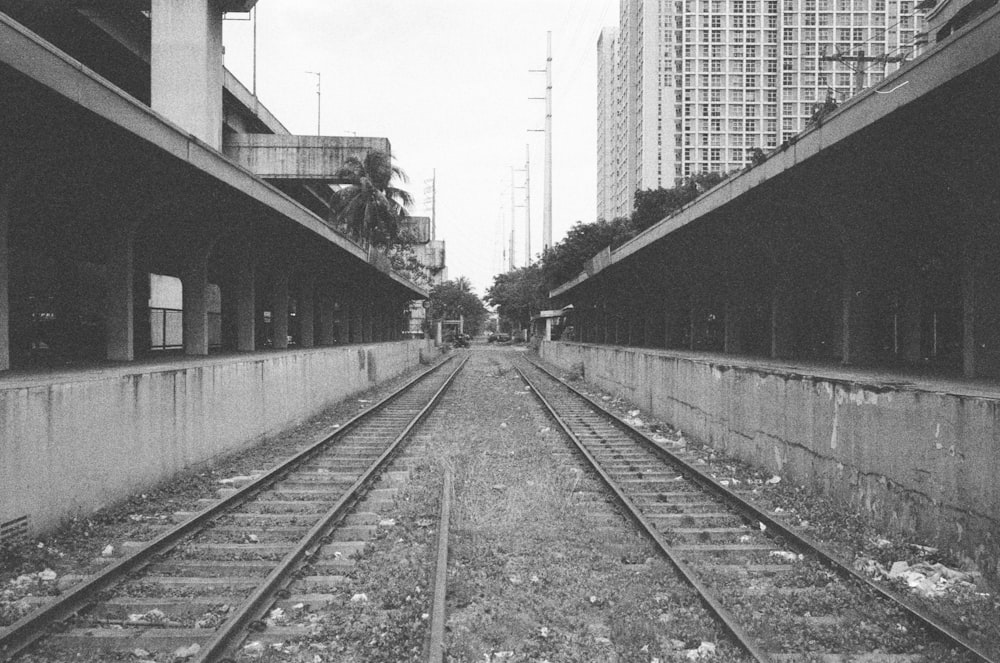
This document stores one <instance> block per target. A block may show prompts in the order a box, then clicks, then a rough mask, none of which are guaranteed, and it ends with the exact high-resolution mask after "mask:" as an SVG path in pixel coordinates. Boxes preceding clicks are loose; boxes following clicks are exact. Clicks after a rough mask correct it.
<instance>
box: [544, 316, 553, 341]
mask: <svg viewBox="0 0 1000 663" xmlns="http://www.w3.org/2000/svg"><path fill="white" fill-rule="evenodd" d="M545 340H546V341H551V340H552V318H545Z"/></svg>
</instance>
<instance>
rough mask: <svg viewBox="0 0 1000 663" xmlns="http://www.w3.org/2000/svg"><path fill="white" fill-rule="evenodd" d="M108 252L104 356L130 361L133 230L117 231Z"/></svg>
mask: <svg viewBox="0 0 1000 663" xmlns="http://www.w3.org/2000/svg"><path fill="white" fill-rule="evenodd" d="M109 249H110V250H109V257H108V266H107V276H108V290H107V293H106V296H107V299H106V301H105V314H106V315H105V317H106V329H107V338H106V342H107V349H106V352H107V357H108V359H110V360H111V361H132V360H133V359H135V316H134V308H135V305H134V301H135V231H134V229H133V228H131V227H129V228H124V229H121V230H120V231H119V232H117V233H116V234H115V236H114V237H113V238H112V244H111V246H110V247H109ZM186 290H187V289H186V288H185V291H186ZM206 331H207V327H206ZM206 343H207V340H206Z"/></svg>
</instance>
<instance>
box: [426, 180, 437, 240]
mask: <svg viewBox="0 0 1000 663" xmlns="http://www.w3.org/2000/svg"><path fill="white" fill-rule="evenodd" d="M428 204H429V206H430V208H431V227H430V239H432V240H433V239H435V238H436V237H437V168H435V169H433V170H432V171H431V179H429V180H424V208H425V209H426V208H427V206H428Z"/></svg>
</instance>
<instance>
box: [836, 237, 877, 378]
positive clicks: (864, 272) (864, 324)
mask: <svg viewBox="0 0 1000 663" xmlns="http://www.w3.org/2000/svg"><path fill="white" fill-rule="evenodd" d="M851 253H852V254H853V255H855V256H856V255H857V254H856V253H855V252H854V251H851ZM873 285H874V284H873V283H872V278H871V270H870V266H869V265H868V264H867V262H866V261H865V260H864V258H863V257H853V258H852V257H851V256H850V255H849V256H848V257H847V259H846V260H845V261H844V271H843V273H842V274H841V293H842V297H841V319H842V325H843V337H842V338H843V341H842V346H841V347H842V352H841V362H842V363H844V364H858V363H864V362H866V361H869V360H870V359H871V358H872V356H873V353H874V348H873V347H872V331H871V308H872V300H873V295H874V293H873V291H872V290H873Z"/></svg>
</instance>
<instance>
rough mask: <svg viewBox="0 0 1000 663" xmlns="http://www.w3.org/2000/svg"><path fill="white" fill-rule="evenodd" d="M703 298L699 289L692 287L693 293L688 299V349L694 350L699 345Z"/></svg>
mask: <svg viewBox="0 0 1000 663" xmlns="http://www.w3.org/2000/svg"><path fill="white" fill-rule="evenodd" d="M701 312H702V308H701V299H700V297H699V294H698V293H697V289H696V288H694V287H692V289H691V294H690V297H689V299H688V316H689V319H688V329H689V334H688V350H694V349H695V347H696V346H697V339H698V331H699V325H698V323H699V321H700V316H701Z"/></svg>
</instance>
